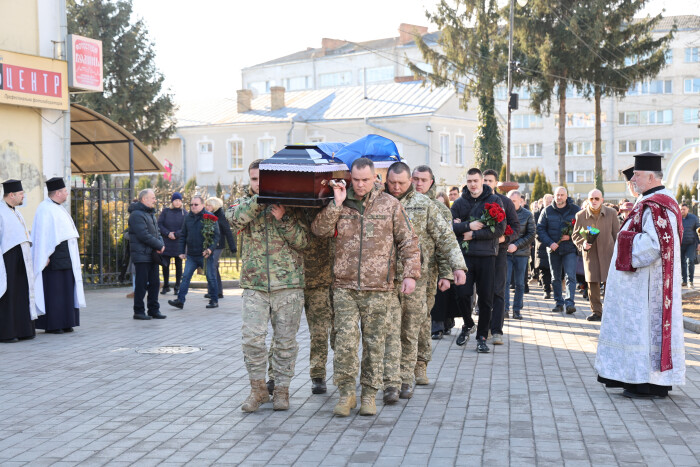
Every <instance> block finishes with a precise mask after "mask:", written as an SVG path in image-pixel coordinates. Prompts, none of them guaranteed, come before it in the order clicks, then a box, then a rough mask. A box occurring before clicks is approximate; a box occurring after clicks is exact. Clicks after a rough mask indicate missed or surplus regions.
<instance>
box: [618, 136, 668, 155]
mask: <svg viewBox="0 0 700 467" xmlns="http://www.w3.org/2000/svg"><path fill="white" fill-rule="evenodd" d="M671 147H672V145H671V140H670V139H643V140H640V141H634V140H620V141H618V142H617V152H618V153H620V154H635V153H638V152H649V151H651V152H657V153H658V152H666V153H668V152H671Z"/></svg>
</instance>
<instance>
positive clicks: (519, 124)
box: [511, 114, 542, 129]
mask: <svg viewBox="0 0 700 467" xmlns="http://www.w3.org/2000/svg"><path fill="white" fill-rule="evenodd" d="M511 125H512V127H513V128H520V129H527V128H542V117H540V116H538V115H533V114H516V115H513V116H511Z"/></svg>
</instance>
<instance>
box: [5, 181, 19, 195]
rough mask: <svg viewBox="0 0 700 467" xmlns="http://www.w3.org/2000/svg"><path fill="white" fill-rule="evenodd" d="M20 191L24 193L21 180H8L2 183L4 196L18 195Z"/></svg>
mask: <svg viewBox="0 0 700 467" xmlns="http://www.w3.org/2000/svg"><path fill="white" fill-rule="evenodd" d="M18 191H24V190H23V189H22V182H21V181H19V180H12V179H11V180H6V181H4V182H2V192H3V193H4V194H8V193H16V192H18Z"/></svg>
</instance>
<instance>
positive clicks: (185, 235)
mask: <svg viewBox="0 0 700 467" xmlns="http://www.w3.org/2000/svg"><path fill="white" fill-rule="evenodd" d="M204 214H211V213H210V212H209V211H207V210H204V209H202V210H201V211H199V214H195V213H193V212H192V211H190V212H188V213H187V215H186V216H185V223H184V224H183V225H182V235H180V238H179V239H178V242H179V244H178V245H179V247H178V248H179V251H180V254H181V255H184V254H187V255H188V256H202V253H204V250H205V249H206V248H208V249H210V250H211V251H214V250H215V249H216V246H217V245H218V244H219V238H220V237H221V234H220V233H219V224H218V222H217V223H216V225H215V227H216V228H215V229H214V238H213V239H212V242H211V244H210V245H207V246H206V248H205V247H204V235H202V220H203V216H204ZM185 247H186V248H187V249H186V250H185Z"/></svg>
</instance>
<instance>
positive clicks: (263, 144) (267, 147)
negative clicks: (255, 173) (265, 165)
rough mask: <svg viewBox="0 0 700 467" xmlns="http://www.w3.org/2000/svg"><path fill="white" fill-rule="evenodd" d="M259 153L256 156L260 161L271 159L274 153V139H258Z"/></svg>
mask: <svg viewBox="0 0 700 467" xmlns="http://www.w3.org/2000/svg"><path fill="white" fill-rule="evenodd" d="M258 146H259V152H258V156H259V157H260V158H261V159H266V158H268V157H272V156H273V154H274V153H275V138H269V137H265V138H260V139H258Z"/></svg>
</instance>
